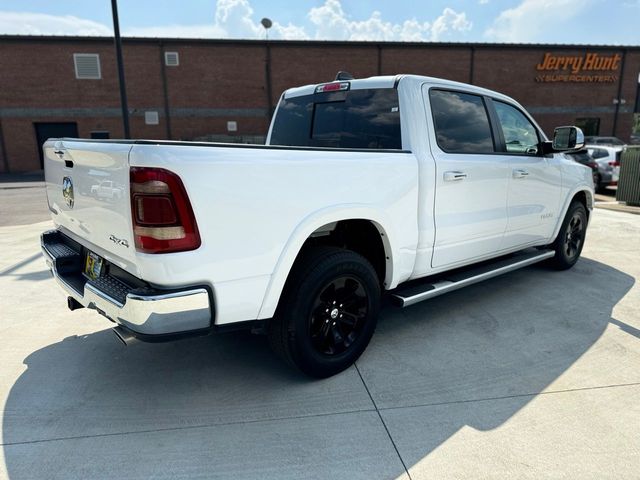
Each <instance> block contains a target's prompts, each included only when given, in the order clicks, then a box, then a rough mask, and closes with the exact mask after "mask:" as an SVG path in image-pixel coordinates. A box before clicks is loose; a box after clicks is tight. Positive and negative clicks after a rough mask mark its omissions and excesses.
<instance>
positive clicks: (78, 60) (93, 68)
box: [73, 53, 102, 80]
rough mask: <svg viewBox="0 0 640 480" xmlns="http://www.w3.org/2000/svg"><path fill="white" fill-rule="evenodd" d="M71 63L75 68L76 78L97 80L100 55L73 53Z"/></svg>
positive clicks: (99, 75) (98, 77) (99, 74)
mask: <svg viewBox="0 0 640 480" xmlns="http://www.w3.org/2000/svg"><path fill="white" fill-rule="evenodd" d="M73 63H74V65H75V68H76V78H77V79H80V80H99V79H100V78H102V76H101V72H100V55H98V54H97V53H74V54H73Z"/></svg>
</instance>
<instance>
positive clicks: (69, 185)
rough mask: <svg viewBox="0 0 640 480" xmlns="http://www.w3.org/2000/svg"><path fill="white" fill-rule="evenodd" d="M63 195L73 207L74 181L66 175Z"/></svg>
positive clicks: (63, 183)
mask: <svg viewBox="0 0 640 480" xmlns="http://www.w3.org/2000/svg"><path fill="white" fill-rule="evenodd" d="M62 196H63V197H64V201H65V202H66V203H67V206H68V207H69V208H73V202H74V199H73V181H71V177H64V178H63V179H62Z"/></svg>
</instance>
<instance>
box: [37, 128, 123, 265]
mask: <svg viewBox="0 0 640 480" xmlns="http://www.w3.org/2000/svg"><path fill="white" fill-rule="evenodd" d="M130 150H131V144H127V143H116V142H96V141H82V140H68V139H60V140H54V139H50V140H48V141H47V142H46V143H45V144H44V167H45V181H46V190H47V200H48V202H49V208H50V210H51V212H52V218H53V221H54V223H55V224H56V225H58V226H61V227H63V228H64V229H66V230H67V231H68V232H71V233H72V234H75V235H76V236H77V237H78V239H79V240H80V241H81V243H83V244H84V245H85V246H87V247H88V248H92V246H93V247H98V248H95V249H96V250H97V251H96V253H98V254H100V255H103V256H105V257H106V258H107V259H108V260H110V261H112V262H114V263H117V264H119V265H120V266H121V267H122V268H125V269H126V270H129V271H130V273H133V274H135V271H132V270H135V267H134V260H135V245H134V238H133V229H132V224H131V223H132V222H131V203H130V196H129V160H128V156H129V151H130Z"/></svg>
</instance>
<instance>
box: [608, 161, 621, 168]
mask: <svg viewBox="0 0 640 480" xmlns="http://www.w3.org/2000/svg"><path fill="white" fill-rule="evenodd" d="M609 166H611V167H619V166H620V162H619V161H617V160H616V161H615V162H609Z"/></svg>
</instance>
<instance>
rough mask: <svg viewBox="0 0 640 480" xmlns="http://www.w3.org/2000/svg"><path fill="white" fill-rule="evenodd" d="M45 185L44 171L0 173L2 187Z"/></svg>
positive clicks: (0, 185) (0, 186) (0, 187)
mask: <svg viewBox="0 0 640 480" xmlns="http://www.w3.org/2000/svg"><path fill="white" fill-rule="evenodd" d="M33 187H44V172H43V171H42V170H37V171H35V172H24V173H0V189H5V188H33Z"/></svg>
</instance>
